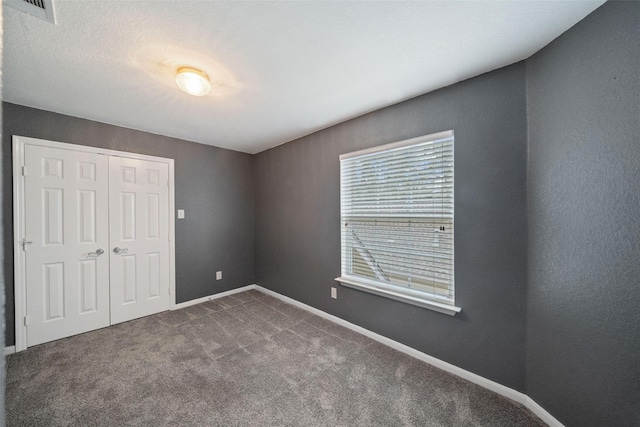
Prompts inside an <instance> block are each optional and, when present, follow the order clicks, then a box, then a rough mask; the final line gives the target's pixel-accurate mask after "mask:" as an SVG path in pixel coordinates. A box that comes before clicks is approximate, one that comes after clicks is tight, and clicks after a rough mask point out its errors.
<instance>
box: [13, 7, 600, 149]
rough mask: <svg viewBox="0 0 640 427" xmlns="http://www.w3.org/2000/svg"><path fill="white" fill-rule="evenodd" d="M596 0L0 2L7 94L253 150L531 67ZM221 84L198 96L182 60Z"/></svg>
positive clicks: (86, 115) (33, 102)
mask: <svg viewBox="0 0 640 427" xmlns="http://www.w3.org/2000/svg"><path fill="white" fill-rule="evenodd" d="M602 3H603V0H595V1H518V0H512V1H424V2H399V1H394V2H356V1H341V2H327V1H315V2H213V1H177V0H174V1H105V0H102V1H67V0H54V4H55V12H56V19H57V25H55V26H54V25H52V24H49V23H47V22H44V21H41V20H39V19H36V18H34V17H32V16H29V15H26V14H24V13H21V12H18V11H16V10H14V9H11V8H8V7H5V8H4V40H3V42H4V60H3V66H4V69H3V80H4V81H3V86H4V88H3V90H4V93H3V99H4V100H5V101H9V102H13V103H16V104H21V105H27V106H31V107H36V108H41V109H45V110H50V111H55V112H59V113H64V114H69V115H72V116H77V117H83V118H87V119H92V120H97V121H100V122H106V123H112V124H116V125H120V126H125V127H129V128H134V129H140V130H144V131H148V132H153V133H158V134H163V135H168V136H173V137H177V138H182V139H187V140H191V141H196V142H200V143H204V144H209V145H215V146H218V147H224V148H229V149H233V150H238V151H244V152H247V153H257V152H260V151H262V150H265V149H267V148H270V147H273V146H276V145H279V144H282V143H285V142H287V141H290V140H292V139H295V138H298V137H300V136H303V135H306V134H309V133H311V132H314V131H317V130H319V129H322V128H326V127H328V126H331V125H333V124H336V123H339V122H342V121H344V120H347V119H349V118H352V117H355V116H359V115H361V114H364V113H366V112H369V111H372V110H376V109H378V108H381V107H384V106H387V105H391V104H395V103H397V102H399V101H402V100H405V99H408V98H412V97H415V96H417V95H420V94H423V93H426V92H429V91H432V90H434V89H437V88H440V87H443V86H447V85H450V84H452V83H455V82H458V81H461V80H464V79H467V78H469V77H472V76H475V75H478V74H481V73H484V72H486V71H490V70H493V69H496V68H500V67H502V66H505V65H508V64H512V63H514V62H517V61H519V60H522V59H525V58H527V57H529V56H531V55H532V54H533V53H535V52H536V51H538V50H539V49H540V48H542V47H543V46H545V45H546V44H547V43H549V42H550V41H551V40H553V39H554V38H556V37H557V36H558V35H560V34H562V33H563V32H564V31H566V30H567V29H569V28H570V27H571V26H573V25H574V24H575V23H576V22H578V21H580V20H581V19H582V18H584V17H585V16H586V15H587V14H589V13H590V12H591V11H593V10H594V9H595V8H597V7H598V6H599V5H601V4H602ZM185 65H188V66H193V67H197V68H200V69H201V70H203V71H205V72H206V73H207V74H208V75H209V76H211V77H212V80H214V82H217V84H218V85H219V86H218V87H214V88H213V90H212V91H211V93H210V94H209V95H207V96H205V97H202V98H196V97H191V96H188V95H186V94H184V93H183V92H181V91H180V90H179V89H178V87H177V86H176V85H175V80H174V79H175V71H176V69H177V68H179V67H180V66H185Z"/></svg>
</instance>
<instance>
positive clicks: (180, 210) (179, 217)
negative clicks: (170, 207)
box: [178, 209, 184, 219]
mask: <svg viewBox="0 0 640 427" xmlns="http://www.w3.org/2000/svg"><path fill="white" fill-rule="evenodd" d="M178 219H184V209H178Z"/></svg>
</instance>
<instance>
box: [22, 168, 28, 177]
mask: <svg viewBox="0 0 640 427" xmlns="http://www.w3.org/2000/svg"><path fill="white" fill-rule="evenodd" d="M22 176H27V167H26V166H23V167H22Z"/></svg>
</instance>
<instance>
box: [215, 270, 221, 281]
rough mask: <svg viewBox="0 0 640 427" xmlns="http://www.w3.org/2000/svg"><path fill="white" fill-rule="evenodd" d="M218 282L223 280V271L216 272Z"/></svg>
mask: <svg viewBox="0 0 640 427" xmlns="http://www.w3.org/2000/svg"><path fill="white" fill-rule="evenodd" d="M216 280H222V271H216Z"/></svg>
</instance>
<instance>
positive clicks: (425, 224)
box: [336, 131, 460, 315]
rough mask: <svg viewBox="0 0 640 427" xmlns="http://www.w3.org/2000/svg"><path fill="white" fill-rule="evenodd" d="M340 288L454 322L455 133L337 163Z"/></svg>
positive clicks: (378, 149)
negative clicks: (444, 315) (424, 310)
mask: <svg viewBox="0 0 640 427" xmlns="http://www.w3.org/2000/svg"><path fill="white" fill-rule="evenodd" d="M340 205H341V229H342V273H341V277H339V278H337V279H336V280H338V281H339V282H341V283H342V284H343V285H344V286H349V287H353V288H356V289H360V290H365V291H368V292H372V293H375V294H378V295H382V296H386V297H389V298H393V299H396V300H400V301H405V302H408V303H411V304H415V305H419V306H422V307H426V308H430V309H433V310H436V311H440V312H443V313H447V314H450V315H454V314H455V313H457V312H459V311H460V308H458V307H455V306H454V280H453V279H454V277H453V276H454V268H453V267H454V263H453V253H454V248H453V230H454V223H453V131H447V132H441V133H437V134H433V135H427V136H423V137H418V138H413V139H410V140H406V141H400V142H396V143H393V144H388V145H384V146H381V147H376V148H372V149H367V150H362V151H358V152H355V153H349V154H344V155H342V156H340Z"/></svg>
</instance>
